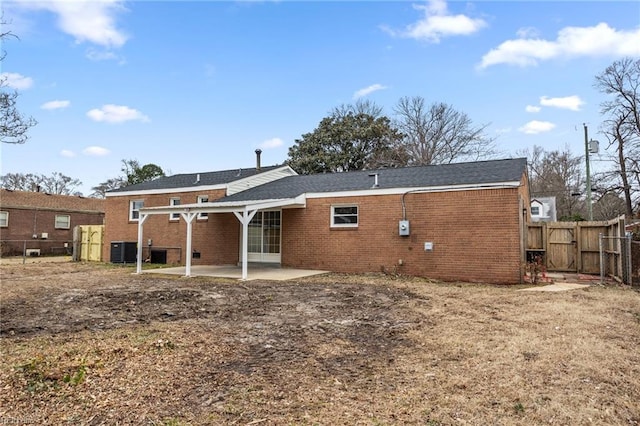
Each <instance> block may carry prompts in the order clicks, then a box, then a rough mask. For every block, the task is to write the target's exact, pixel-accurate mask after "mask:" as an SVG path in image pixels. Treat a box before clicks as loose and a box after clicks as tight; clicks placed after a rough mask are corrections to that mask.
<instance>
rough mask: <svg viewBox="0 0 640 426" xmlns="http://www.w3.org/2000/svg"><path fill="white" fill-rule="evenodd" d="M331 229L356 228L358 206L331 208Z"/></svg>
mask: <svg viewBox="0 0 640 426" xmlns="http://www.w3.org/2000/svg"><path fill="white" fill-rule="evenodd" d="M331 227H332V228H357V227H358V206H356V205H353V204H352V205H339V206H331Z"/></svg>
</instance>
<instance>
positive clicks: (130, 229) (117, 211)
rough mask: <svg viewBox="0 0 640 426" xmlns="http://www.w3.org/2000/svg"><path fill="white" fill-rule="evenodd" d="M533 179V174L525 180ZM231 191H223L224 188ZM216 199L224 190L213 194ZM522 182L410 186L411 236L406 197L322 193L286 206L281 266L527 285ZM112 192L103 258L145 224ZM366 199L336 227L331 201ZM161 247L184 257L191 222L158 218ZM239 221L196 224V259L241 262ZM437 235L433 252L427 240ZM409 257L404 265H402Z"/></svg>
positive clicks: (148, 230) (147, 227) (187, 196)
mask: <svg viewBox="0 0 640 426" xmlns="http://www.w3.org/2000/svg"><path fill="white" fill-rule="evenodd" d="M523 183H524V184H525V185H526V182H523ZM221 192H222V191H221ZM198 195H204V194H201V193H196V192H191V193H184V194H166V195H153V196H147V197H145V206H146V207H151V206H166V205H168V204H169V199H170V198H171V197H178V196H179V197H180V198H181V203H182V204H187V203H193V202H195V201H196V197H197V196H198ZM208 195H209V199H210V200H214V199H216V198H217V197H218V196H220V195H221V194H214V193H209V194H208ZM521 198H522V189H521V188H520V189H518V188H513V189H492V190H474V191H450V192H439V193H438V192H435V193H409V194H407V195H406V196H405V205H406V214H407V219H408V220H409V221H410V226H411V235H410V236H409V237H400V236H399V235H398V221H399V220H400V219H402V203H401V201H402V196H401V195H382V196H370V197H348V198H314V199H308V200H307V206H306V208H304V209H284V210H283V212H282V265H283V266H284V267H300V268H315V269H323V270H331V271H337V272H379V271H381V270H386V271H394V270H396V271H397V272H400V273H404V274H409V275H418V276H426V277H431V278H436V279H443V280H462V281H482V282H491V283H511V284H515V283H519V282H520V275H521V248H520V238H521V229H522V223H521V217H520V215H521V211H520V200H521ZM132 199H142V197H109V198H108V199H107V208H106V233H105V246H104V250H105V252H104V257H103V258H104V259H106V260H107V261H108V260H109V256H110V253H109V247H110V242H111V241H137V222H129V220H128V215H129V200H132ZM345 203H347V204H348V203H355V204H357V205H358V206H359V226H358V227H357V228H355V229H350V228H346V229H345V228H342V229H335V228H330V226H329V224H330V215H331V205H332V204H345ZM149 238H151V239H153V247H157V248H160V247H181V248H182V254H181V256H180V258H179V259H178V254H177V253H179V252H178V251H175V253H174V254H172V251H171V250H168V252H167V254H168V259H167V260H168V262H169V263H177V262H178V261H179V262H180V263H184V261H185V253H184V250H185V249H186V224H185V222H184V221H183V220H180V221H177V222H172V221H170V220H169V216H168V215H158V216H151V217H150V218H149V219H148V220H147V221H146V222H145V224H144V238H143V241H144V242H145V243H146V241H147V240H148V239H149ZM239 241H240V224H239V221H238V220H237V219H236V218H235V216H234V215H233V214H231V213H225V214H209V219H208V220H207V221H196V222H194V226H193V249H194V250H195V251H199V252H200V253H201V258H200V259H193V264H194V265H197V264H234V263H236V262H238V258H239V256H238V252H239ZM425 242H432V243H433V251H425V250H424V243H425ZM400 260H402V265H400Z"/></svg>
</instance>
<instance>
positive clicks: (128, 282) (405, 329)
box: [0, 262, 640, 426]
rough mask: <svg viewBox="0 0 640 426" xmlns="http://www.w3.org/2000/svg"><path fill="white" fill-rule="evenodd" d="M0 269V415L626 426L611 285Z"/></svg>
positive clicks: (627, 400) (624, 314) (622, 335)
mask: <svg viewBox="0 0 640 426" xmlns="http://www.w3.org/2000/svg"><path fill="white" fill-rule="evenodd" d="M0 270H1V272H2V275H1V279H2V292H1V300H0V302H1V305H0V320H1V329H0V332H1V335H0V348H1V350H2V357H1V360H0V424H37V425H66V424H78V425H143V424H147V425H218V424H235V425H261V426H262V425H289V424H292V425H300V424H301V425H304V424H310V425H311V424H313V425H316V424H317V425H400V424H402V425H405V424H415V425H457V424H467V425H486V424H492V425H533V424H557V425H587V424H594V425H638V424H640V293H638V292H637V291H636V290H633V289H631V288H629V287H624V286H608V287H601V286H593V287H589V288H586V289H582V290H573V291H568V292H558V293H545V292H518V291H517V290H518V289H520V288H522V287H519V286H512V287H504V286H503V287H498V286H489V285H471V284H452V283H447V284H444V283H436V282H431V281H428V280H423V279H410V278H402V277H390V276H384V275H359V276H356V275H338V274H328V275H321V276H316V277H310V278H305V279H301V280H298V281H295V282H269V281H262V282H256V281H249V282H238V281H230V280H220V279H212V278H207V279H205V278H190V279H186V278H178V277H169V276H163V275H159V276H158V275H155V274H153V275H141V276H138V275H134V274H132V272H133V269H132V268H128V267H121V266H118V267H116V266H112V265H102V264H95V265H90V264H77V263H75V264H74V263H71V262H63V263H49V262H40V263H30V264H26V265H22V264H21V263H17V264H8V263H3V264H2V266H1V267H0Z"/></svg>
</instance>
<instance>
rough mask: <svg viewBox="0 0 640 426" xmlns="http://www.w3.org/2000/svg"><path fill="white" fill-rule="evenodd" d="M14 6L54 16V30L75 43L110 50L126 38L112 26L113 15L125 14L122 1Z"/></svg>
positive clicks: (51, 1)
mask: <svg viewBox="0 0 640 426" xmlns="http://www.w3.org/2000/svg"><path fill="white" fill-rule="evenodd" d="M18 5H19V6H20V7H24V8H29V9H36V10H47V11H49V12H52V13H54V14H55V15H57V17H58V27H59V28H60V29H61V30H62V31H63V32H65V33H67V34H70V35H71V36H73V37H74V38H75V40H76V42H77V43H83V42H89V43H93V44H97V45H100V46H104V47H108V48H114V47H121V46H122V45H124V44H125V42H126V41H127V35H126V34H125V33H124V32H123V31H122V30H121V29H119V28H117V25H116V18H117V15H118V14H120V13H122V12H124V11H126V10H127V9H126V8H125V7H124V6H123V1H122V0H100V1H78V0H72V1H61V0H48V1H24V2H19V3H18Z"/></svg>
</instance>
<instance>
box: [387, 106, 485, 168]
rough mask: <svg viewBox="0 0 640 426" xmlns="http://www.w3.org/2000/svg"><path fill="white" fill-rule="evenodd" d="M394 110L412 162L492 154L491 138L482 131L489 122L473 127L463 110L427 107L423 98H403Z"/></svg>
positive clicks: (449, 160) (440, 161)
mask: <svg viewBox="0 0 640 426" xmlns="http://www.w3.org/2000/svg"><path fill="white" fill-rule="evenodd" d="M394 112H395V113H396V127H397V128H398V130H400V132H402V133H403V134H404V141H403V144H404V147H405V150H406V152H407V154H408V156H409V164H411V165H428V164H448V163H455V162H461V161H476V160H480V159H484V158H490V157H492V156H494V155H495V152H496V151H495V146H494V139H493V138H490V137H488V136H487V135H485V133H484V132H485V130H486V128H487V126H488V125H487V124H485V125H480V126H475V125H474V124H473V122H472V120H471V119H470V118H469V116H468V115H467V114H466V113H464V112H461V111H458V110H456V109H455V108H454V107H453V106H451V105H448V104H445V103H442V102H438V103H433V104H431V105H429V106H427V105H426V103H425V100H424V98H422V97H419V96H416V97H412V98H409V97H403V98H401V99H400V100H399V101H398V104H397V105H396V107H395V108H394Z"/></svg>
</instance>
